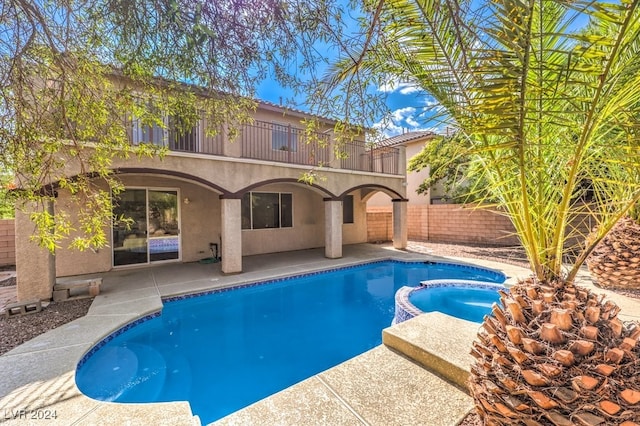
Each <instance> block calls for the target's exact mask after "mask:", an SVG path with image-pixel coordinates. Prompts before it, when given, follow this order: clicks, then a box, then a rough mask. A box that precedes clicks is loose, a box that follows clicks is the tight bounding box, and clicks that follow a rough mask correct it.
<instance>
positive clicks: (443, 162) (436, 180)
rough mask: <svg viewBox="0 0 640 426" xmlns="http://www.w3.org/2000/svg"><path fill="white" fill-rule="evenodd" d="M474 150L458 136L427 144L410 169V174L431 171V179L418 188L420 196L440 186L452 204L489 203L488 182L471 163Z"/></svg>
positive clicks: (438, 139)
mask: <svg viewBox="0 0 640 426" xmlns="http://www.w3.org/2000/svg"><path fill="white" fill-rule="evenodd" d="M471 148H472V146H471V144H470V143H469V139H468V138H466V137H463V136H461V135H458V134H454V135H451V136H438V137H436V138H434V139H432V140H430V141H429V142H428V143H427V144H425V146H424V147H423V148H422V151H420V152H419V153H418V154H416V155H415V156H413V157H412V158H411V159H409V164H408V166H407V170H408V171H410V172H415V171H420V170H423V169H425V168H427V167H428V168H429V177H428V178H427V179H425V180H424V182H423V183H421V184H420V186H419V187H418V194H423V193H425V192H426V191H428V190H429V189H433V188H434V187H435V186H436V185H441V187H442V190H443V191H444V194H445V196H446V198H447V199H450V200H451V201H452V202H453V203H474V202H487V201H489V197H488V194H487V192H486V190H485V188H486V182H485V181H484V180H483V179H482V177H481V176H480V175H479V174H478V172H477V171H476V170H475V169H474V163H472V162H471Z"/></svg>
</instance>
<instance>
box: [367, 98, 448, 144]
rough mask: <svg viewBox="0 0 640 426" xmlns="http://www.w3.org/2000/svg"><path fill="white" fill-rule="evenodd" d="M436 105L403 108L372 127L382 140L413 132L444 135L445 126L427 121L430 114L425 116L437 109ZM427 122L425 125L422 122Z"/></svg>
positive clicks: (392, 112)
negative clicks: (429, 132)
mask: <svg viewBox="0 0 640 426" xmlns="http://www.w3.org/2000/svg"><path fill="white" fill-rule="evenodd" d="M437 105H438V104H437V103H435V102H434V103H433V105H432V106H431V107H425V108H420V109H418V108H415V107H404V108H399V109H396V110H394V111H391V112H390V113H389V115H388V116H387V117H385V118H383V119H381V120H380V121H378V122H377V123H374V124H373V127H374V128H375V129H377V130H378V131H379V132H380V135H381V137H382V138H389V137H392V136H396V135H400V134H402V133H406V132H415V131H431V132H434V133H444V132H445V127H446V126H445V125H444V124H441V123H436V122H434V121H433V120H429V119H428V117H429V116H431V114H426V115H425V112H427V113H429V112H432V111H433V108H434V107H435V108H436V109H437V108H438V106H437ZM425 120H426V121H427V123H424V124H427V125H424V124H423V123H421V121H422V122H424V121H425ZM434 124H435V125H434Z"/></svg>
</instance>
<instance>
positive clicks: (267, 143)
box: [237, 121, 331, 166]
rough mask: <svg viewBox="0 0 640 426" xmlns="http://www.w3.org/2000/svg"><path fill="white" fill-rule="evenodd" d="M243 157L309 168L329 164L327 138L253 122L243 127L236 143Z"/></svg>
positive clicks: (282, 126)
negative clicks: (239, 146)
mask: <svg viewBox="0 0 640 426" xmlns="http://www.w3.org/2000/svg"><path fill="white" fill-rule="evenodd" d="M237 142H239V143H240V144H241V146H242V154H241V155H242V157H243V158H252V159H256V160H267V161H277V162H281V163H289V164H304V165H308V166H317V165H320V164H323V165H327V164H328V162H329V161H330V160H331V155H330V146H329V136H328V135H327V134H324V133H318V132H313V133H311V134H309V135H307V133H306V132H305V131H304V129H298V128H296V127H292V126H291V125H287V124H284V125H282V124H276V123H269V122H266V121H255V122H253V123H252V124H246V125H244V126H242V129H241V132H240V136H239V138H238V141H237Z"/></svg>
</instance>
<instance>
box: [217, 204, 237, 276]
mask: <svg viewBox="0 0 640 426" xmlns="http://www.w3.org/2000/svg"><path fill="white" fill-rule="evenodd" d="M241 201H242V200H241V199H240V198H221V199H220V204H221V206H220V207H221V211H222V214H221V216H222V217H221V219H222V226H221V227H220V228H221V232H220V234H221V239H222V247H221V248H220V253H221V255H222V272H224V273H225V274H234V273H238V272H242V211H241V209H240V202H241Z"/></svg>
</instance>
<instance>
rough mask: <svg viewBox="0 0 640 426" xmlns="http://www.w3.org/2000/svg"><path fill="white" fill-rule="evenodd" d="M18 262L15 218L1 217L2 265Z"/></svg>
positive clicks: (0, 244) (0, 249)
mask: <svg viewBox="0 0 640 426" xmlns="http://www.w3.org/2000/svg"><path fill="white" fill-rule="evenodd" d="M15 264H16V227H15V221H14V220H13V219H0V266H7V265H15Z"/></svg>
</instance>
